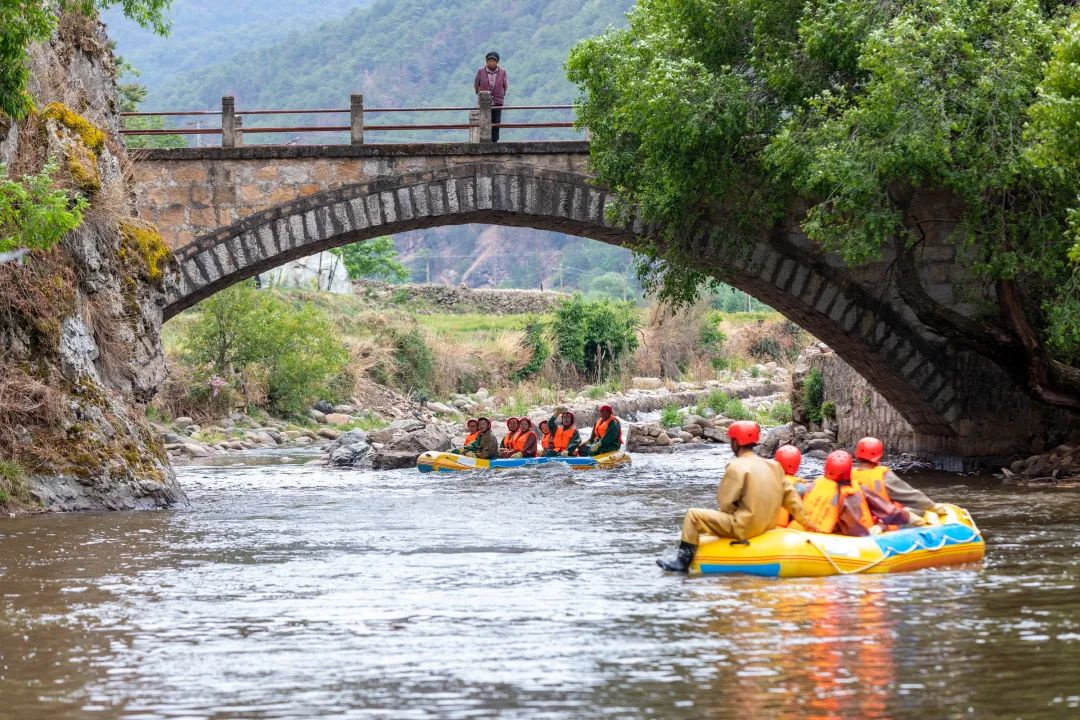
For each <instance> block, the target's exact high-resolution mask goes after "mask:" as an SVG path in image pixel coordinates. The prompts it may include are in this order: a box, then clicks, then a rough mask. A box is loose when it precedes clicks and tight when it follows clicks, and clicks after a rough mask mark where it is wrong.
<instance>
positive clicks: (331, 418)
mask: <svg viewBox="0 0 1080 720" xmlns="http://www.w3.org/2000/svg"><path fill="white" fill-rule="evenodd" d="M324 422H326V424H327V425H348V424H349V423H351V422H352V416H351V415H346V414H345V413H337V412H335V413H330V414H329V415H327V416H326V417H325V419H324Z"/></svg>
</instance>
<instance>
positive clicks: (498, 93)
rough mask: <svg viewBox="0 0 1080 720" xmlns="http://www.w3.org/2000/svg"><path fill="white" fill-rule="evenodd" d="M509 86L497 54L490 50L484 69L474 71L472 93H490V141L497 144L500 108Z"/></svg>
mask: <svg viewBox="0 0 1080 720" xmlns="http://www.w3.org/2000/svg"><path fill="white" fill-rule="evenodd" d="M509 87H510V85H509V84H508V83H507V82H506V71H505V70H503V69H502V68H501V67H499V53H497V52H495V51H494V50H492V51H491V52H489V53H488V54H487V57H486V58H485V61H484V67H482V68H480V69H479V70H477V71H476V77H475V78H473V92H474V93H476V94H477V95H479V94H480V93H482V92H489V93H491V124H492V126H493V127H492V128H491V141H492V142H499V127H498V125H499V123H501V122H502V106H503V103H504V102H505V101H506V91H507V90H508V89H509Z"/></svg>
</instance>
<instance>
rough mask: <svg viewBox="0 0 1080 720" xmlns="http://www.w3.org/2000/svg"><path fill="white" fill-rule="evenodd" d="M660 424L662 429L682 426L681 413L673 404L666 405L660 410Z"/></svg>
mask: <svg viewBox="0 0 1080 720" xmlns="http://www.w3.org/2000/svg"><path fill="white" fill-rule="evenodd" d="M660 424H661V425H663V426H664V427H669V428H673V427H681V426H682V424H683V412H682V410H680V409H679V406H678V405H676V404H674V403H668V404H667V405H665V406H664V407H663V408H661V409H660Z"/></svg>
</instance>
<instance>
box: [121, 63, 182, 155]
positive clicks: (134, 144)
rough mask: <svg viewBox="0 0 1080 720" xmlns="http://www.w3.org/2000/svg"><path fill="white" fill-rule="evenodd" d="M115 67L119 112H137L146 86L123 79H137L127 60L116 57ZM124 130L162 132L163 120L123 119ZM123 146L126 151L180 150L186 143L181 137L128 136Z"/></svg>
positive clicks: (136, 71) (157, 116) (133, 68)
mask: <svg viewBox="0 0 1080 720" xmlns="http://www.w3.org/2000/svg"><path fill="white" fill-rule="evenodd" d="M116 66H117V68H118V69H119V76H120V77H119V80H118V82H117V86H116V89H117V90H118V91H119V95H120V112H137V111H138V110H139V106H140V105H142V103H143V101H144V100H145V99H146V92H147V90H146V86H145V85H143V84H141V83H138V82H135V81H134V80H131V81H129V82H123V80H124V79H126V78H128V77H131V78H137V77H139V74H140V73H139V71H138V70H137V69H136V68H135V67H134V66H133V65H132V64H131V63H129V62H128V61H127V60H125V59H124V58H122V57H119V56H117V57H116ZM124 129H125V130H164V129H165V118H163V117H161V116H160V115H152V116H145V117H125V118H124ZM124 146H125V147H126V148H127V149H128V150H140V149H146V148H180V147H187V143H186V142H185V141H184V138H183V137H182V136H181V135H128V136H127V137H126V138H125V139H124Z"/></svg>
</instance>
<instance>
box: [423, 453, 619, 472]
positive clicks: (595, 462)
mask: <svg viewBox="0 0 1080 720" xmlns="http://www.w3.org/2000/svg"><path fill="white" fill-rule="evenodd" d="M629 464H630V455H629V454H628V453H624V452H623V451H622V450H616V451H615V452H610V453H604V454H603V455H597V456H595V457H537V458H502V459H499V460H481V459H480V458H474V457H469V456H467V455H458V454H456V453H449V452H437V451H430V452H426V453H424V454H423V455H421V456H420V457H418V458H417V459H416V469H417V470H419V471H420V472H453V471H457V472H468V471H471V470H512V469H519V468H529V467H536V466H538V465H565V466H567V467H569V468H571V469H572V470H610V469H611V468H616V467H621V466H623V465H629Z"/></svg>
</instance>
